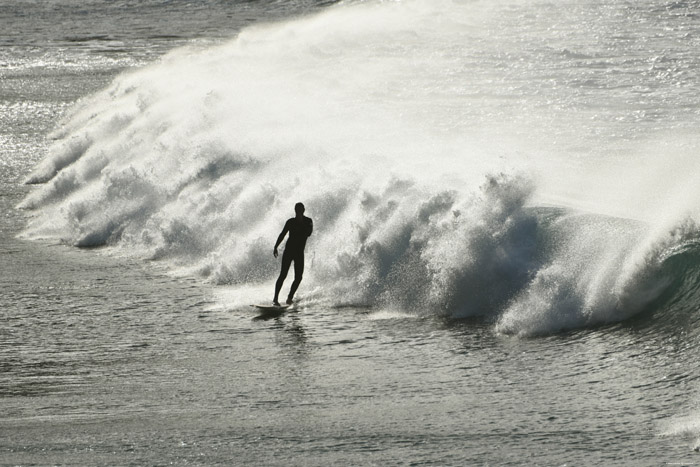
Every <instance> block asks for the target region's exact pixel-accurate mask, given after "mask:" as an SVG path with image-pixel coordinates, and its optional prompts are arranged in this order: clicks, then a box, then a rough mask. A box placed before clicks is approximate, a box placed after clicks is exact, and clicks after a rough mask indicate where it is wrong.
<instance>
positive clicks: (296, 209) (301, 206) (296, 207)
mask: <svg viewBox="0 0 700 467" xmlns="http://www.w3.org/2000/svg"><path fill="white" fill-rule="evenodd" d="M304 211H306V208H304V203H297V204H295V205H294V212H296V213H297V215H298V216H301V215H302V214H304Z"/></svg>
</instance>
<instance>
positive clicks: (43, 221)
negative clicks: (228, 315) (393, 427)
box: [20, 0, 700, 335]
mask: <svg viewBox="0 0 700 467" xmlns="http://www.w3.org/2000/svg"><path fill="white" fill-rule="evenodd" d="M647 3H648V2H642V3H641V4H640V5H639V6H635V5H617V6H606V5H602V4H601V5H600V6H599V7H598V8H588V7H587V8H583V7H582V8H581V9H580V11H574V12H573V13H572V14H571V15H570V16H565V15H564V13H565V10H566V9H563V8H554V6H552V8H544V7H543V8H541V9H539V10H537V11H538V12H539V14H540V15H539V16H535V15H532V14H529V13H528V11H529V10H528V9H527V8H525V6H523V7H522V8H521V9H519V4H513V5H510V6H508V5H506V4H504V3H502V2H499V1H496V2H483V3H480V2H452V1H420V0H418V1H405V2H362V3H352V2H351V3H348V4H339V5H336V6H333V7H330V8H329V9H327V10H325V11H323V12H322V13H320V14H316V15H313V16H308V17H302V18H298V19H294V20H291V21H285V22H275V23H270V24H265V25H257V26H253V27H250V28H248V29H245V30H243V31H242V32H241V33H240V34H238V35H237V37H235V38H234V39H231V40H230V41H227V42H224V43H221V44H219V45H216V46H203V45H197V44H192V45H191V46H188V47H186V48H181V49H177V50H175V51H173V52H171V53H170V54H168V55H167V56H165V57H164V58H162V59H161V60H160V61H159V62H157V63H155V64H152V65H149V66H146V67H143V68H140V69H135V70H133V71H130V72H128V73H124V74H122V75H120V76H118V77H117V78H116V79H115V80H114V81H113V82H112V83H111V84H110V85H109V86H108V87H107V88H106V89H104V90H103V91H101V92H99V93H97V94H95V95H93V96H91V97H88V98H84V99H82V100H81V101H80V102H79V103H78V104H77V105H75V107H74V108H73V109H72V110H71V111H70V113H69V115H68V116H67V117H66V118H64V120H63V122H62V124H61V125H60V127H59V128H58V129H57V130H56V131H55V133H54V135H53V139H54V140H55V141H54V142H53V145H52V147H51V148H50V150H49V154H48V156H47V157H46V158H45V159H44V160H43V162H42V163H40V164H39V165H38V166H37V167H36V169H35V170H34V171H33V173H32V174H31V175H30V176H29V177H28V179H27V183H29V184H36V185H37V186H36V187H35V189H34V191H32V192H31V193H30V194H29V195H28V196H27V197H26V199H25V200H24V201H23V202H22V203H21V205H20V207H21V208H24V209H27V210H31V211H33V218H32V220H31V222H30V225H29V226H28V228H27V229H26V231H25V233H24V235H25V236H26V237H28V238H34V239H39V238H43V239H54V240H60V241H62V242H66V243H69V244H73V245H76V246H81V247H95V246H104V245H107V246H109V247H110V248H112V249H114V250H115V251H119V252H122V253H125V254H128V255H135V256H137V257H143V258H149V259H155V260H158V261H161V262H163V263H164V264H166V265H168V267H169V268H170V269H171V270H173V271H176V272H178V273H183V274H187V275H194V276H197V277H201V278H204V279H206V280H207V281H210V282H212V283H214V284H217V285H234V286H244V285H248V284H263V283H269V284H270V286H271V283H272V280H273V279H274V277H275V275H276V273H277V267H278V266H277V263H276V262H275V259H274V258H273V256H272V246H273V243H274V240H275V238H276V236H277V234H278V233H279V230H280V229H281V226H282V225H283V222H284V220H285V219H287V218H288V217H291V216H292V215H293V206H294V203H296V202H297V201H303V202H304V203H305V205H306V207H307V214H308V215H309V216H311V217H312V218H313V219H314V224H315V228H316V230H315V232H314V235H313V237H312V238H311V239H310V241H309V244H308V246H307V258H309V259H308V260H307V264H308V265H309V266H308V267H307V273H306V275H305V280H304V283H303V284H302V288H301V289H300V294H301V295H304V294H306V299H309V300H318V301H320V302H324V303H332V304H335V305H369V306H382V307H387V308H395V309H397V310H404V311H406V310H408V311H412V312H417V313H430V314H445V315H448V316H454V317H458V318H462V317H474V316H478V317H483V318H486V319H487V320H489V321H491V322H493V323H494V325H495V326H496V329H497V330H499V331H501V332H503V333H508V334H520V335H536V334H543V333H552V332H557V331H560V330H563V329H575V328H580V327H585V326H594V325H599V324H604V323H610V322H617V321H621V320H624V319H627V318H629V317H631V316H634V315H636V314H638V313H640V312H644V311H645V310H651V309H655V308H657V307H660V306H662V304H663V303H665V301H668V300H676V299H677V298H678V297H679V296H687V295H691V296H693V297H696V295H695V294H696V293H697V284H696V283H695V282H694V281H692V280H688V279H687V276H686V275H685V274H686V273H687V272H688V268H689V267H690V270H691V272H692V271H694V270H695V269H694V268H696V267H695V266H688V265H687V264H688V261H689V260H688V258H692V257H695V256H696V255H697V254H698V246H697V245H698V240H699V239H698V236H697V225H696V219H697V217H698V216H697V208H698V202H697V201H696V200H697V199H698V196H697V195H698V194H700V189H698V188H697V183H695V181H694V180H693V176H692V175H693V173H696V171H697V169H698V162H697V161H696V159H697V158H696V157H695V155H696V154H697V150H698V148H699V147H700V144H699V142H698V139H697V136H695V135H694V134H693V133H694V132H693V129H694V128H696V126H697V123H698V122H697V121H698V116H699V115H698V110H697V109H698V108H700V105H698V104H700V103H699V102H698V100H699V99H700V97H699V96H700V93H697V92H693V87H692V83H693V82H695V81H696V80H697V78H698V76H697V73H698V71H697V70H699V69H700V66H699V65H700V63H698V58H697V57H696V56H695V54H690V53H684V52H683V51H682V49H680V48H677V49H669V47H668V45H669V44H670V43H673V42H674V41H678V40H689V41H691V42H695V43H697V42H698V39H696V38H694V36H693V37H690V38H688V34H690V32H689V31H691V30H692V29H693V28H694V27H697V26H698V25H697V19H696V17H695V16H693V15H690V14H684V13H687V12H688V11H689V10H692V9H693V7H692V5H688V6H685V7H684V6H683V5H680V6H678V7H677V9H671V8H650V7H649V5H647ZM577 8H578V7H577V4H572V5H571V9H573V10H576V9H577ZM504 12H505V13H506V14H504ZM593 12H594V13H595V17H591V18H588V17H587V15H589V16H590V15H592V14H593ZM542 16H543V17H542ZM621 17H624V18H626V19H627V21H621V20H620V18H621ZM651 17H654V19H655V20H656V21H658V24H659V26H658V31H659V34H658V35H649V30H643V31H644V32H640V31H642V30H640V28H638V27H636V26H635V25H638V24H640V23H644V22H645V21H647V20H649V19H650V18H651ZM659 17H660V18H662V19H660V20H658V18H659ZM572 18H575V20H576V24H575V26H573V25H572V23H571V22H572V21H573V19H572ZM661 32H663V33H664V34H661ZM613 45H614V46H613ZM696 45H700V44H696ZM688 50H693V47H689V48H688ZM679 258H680V259H679ZM676 263H682V264H684V266H683V267H680V266H677V267H676V266H675V265H676ZM691 263H692V262H691ZM694 275H697V273H694ZM696 299H697V297H696Z"/></svg>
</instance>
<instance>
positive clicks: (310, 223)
mask: <svg viewBox="0 0 700 467" xmlns="http://www.w3.org/2000/svg"><path fill="white" fill-rule="evenodd" d="M307 219H308V220H309V221H308V222H307V226H306V229H307V233H306V236H307V237H310V236H311V232H313V231H314V221H312V220H311V218H310V217H307Z"/></svg>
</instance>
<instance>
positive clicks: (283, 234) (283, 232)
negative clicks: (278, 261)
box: [272, 222, 289, 258]
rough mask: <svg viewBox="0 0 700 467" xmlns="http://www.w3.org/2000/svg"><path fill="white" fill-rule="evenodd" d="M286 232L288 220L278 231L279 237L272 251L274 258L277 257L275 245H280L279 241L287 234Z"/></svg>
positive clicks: (287, 230)
mask: <svg viewBox="0 0 700 467" xmlns="http://www.w3.org/2000/svg"><path fill="white" fill-rule="evenodd" d="M287 232H289V222H287V223H286V224H284V228H283V229H282V232H281V233H280V235H279V237H277V241H276V242H275V249H274V250H273V251H272V254H273V255H275V258H277V255H278V254H279V253H277V247H278V246H280V243H282V240H284V236H285V235H287Z"/></svg>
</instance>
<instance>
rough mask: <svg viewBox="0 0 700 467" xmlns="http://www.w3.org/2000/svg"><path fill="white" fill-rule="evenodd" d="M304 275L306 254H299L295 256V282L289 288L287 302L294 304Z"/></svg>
mask: <svg viewBox="0 0 700 467" xmlns="http://www.w3.org/2000/svg"><path fill="white" fill-rule="evenodd" d="M302 277H304V254H303V253H302V254H300V255H297V257H296V258H294V282H292V287H291V288H290V289H289V297H287V304H289V305H291V304H292V299H293V298H294V294H295V293H296V291H297V289H298V288H299V284H301V279H302Z"/></svg>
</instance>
